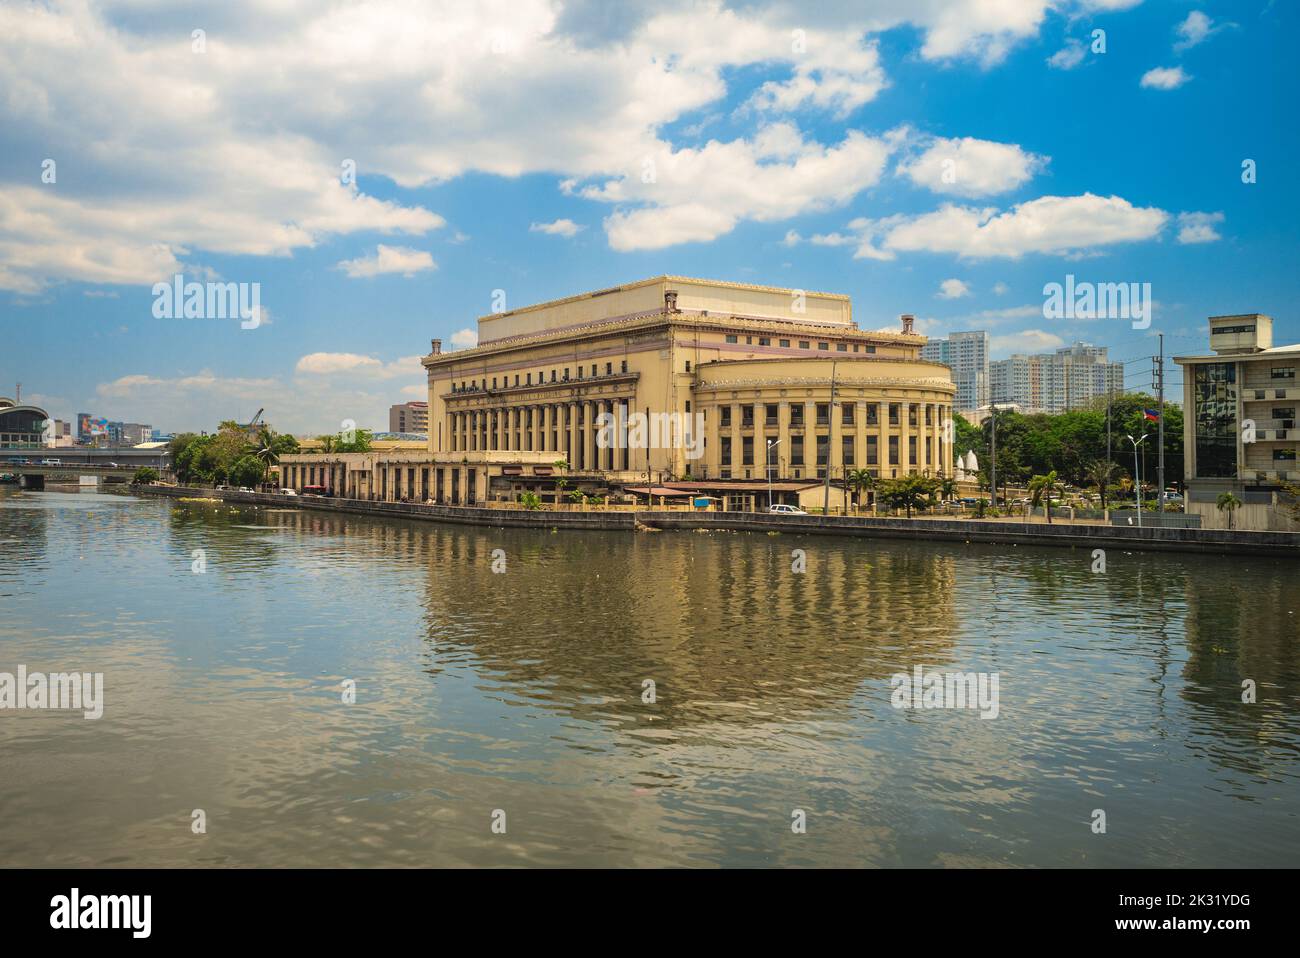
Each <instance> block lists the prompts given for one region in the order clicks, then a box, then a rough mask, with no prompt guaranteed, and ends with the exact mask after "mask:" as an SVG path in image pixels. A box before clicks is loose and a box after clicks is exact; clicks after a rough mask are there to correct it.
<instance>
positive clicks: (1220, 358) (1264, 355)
mask: <svg viewBox="0 0 1300 958" xmlns="http://www.w3.org/2000/svg"><path fill="white" fill-rule="evenodd" d="M1291 353H1300V343H1292V344H1290V345H1289V346H1270V347H1269V348H1268V349H1257V350H1255V351H1254V352H1249V353H1247V352H1241V353H1201V354H1199V355H1196V356H1174V357H1173V360H1174V362H1176V363H1197V362H1217V363H1221V362H1229V361H1232V362H1235V361H1237V360H1242V359H1270V358H1272V357H1274V356H1285V355H1288V354H1291Z"/></svg>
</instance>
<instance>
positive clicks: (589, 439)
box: [581, 399, 596, 472]
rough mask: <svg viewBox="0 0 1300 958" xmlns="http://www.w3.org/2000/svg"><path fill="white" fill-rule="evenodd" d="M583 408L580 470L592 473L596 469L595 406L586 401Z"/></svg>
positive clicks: (591, 402) (590, 401)
mask: <svg viewBox="0 0 1300 958" xmlns="http://www.w3.org/2000/svg"><path fill="white" fill-rule="evenodd" d="M583 406H584V408H583V411H582V414H583V422H582V429H581V432H582V468H583V469H586V470H587V471H589V472H594V471H595V469H596V404H595V402H593V401H592V400H590V399H588V400H586V401H585V402H584V403H583Z"/></svg>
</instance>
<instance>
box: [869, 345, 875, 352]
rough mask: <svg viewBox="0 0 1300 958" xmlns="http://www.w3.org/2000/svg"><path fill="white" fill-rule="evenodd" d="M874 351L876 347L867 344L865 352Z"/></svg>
mask: <svg viewBox="0 0 1300 958" xmlns="http://www.w3.org/2000/svg"><path fill="white" fill-rule="evenodd" d="M875 351H876V347H875V346H868V347H867V352H869V353H874V352H875Z"/></svg>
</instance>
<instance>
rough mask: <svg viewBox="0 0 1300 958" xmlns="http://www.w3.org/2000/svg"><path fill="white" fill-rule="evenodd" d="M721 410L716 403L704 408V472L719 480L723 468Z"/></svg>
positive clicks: (709, 476)
mask: <svg viewBox="0 0 1300 958" xmlns="http://www.w3.org/2000/svg"><path fill="white" fill-rule="evenodd" d="M721 408H722V407H721V406H719V405H717V404H716V403H715V404H714V405H713V406H705V407H704V470H705V472H706V473H707V474H708V478H710V479H716V478H718V475H719V472H718V470H719V469H721V468H722V443H721V442H720V441H719V440H718V420H719V419H720V418H721V413H720V412H719V410H720V409H721Z"/></svg>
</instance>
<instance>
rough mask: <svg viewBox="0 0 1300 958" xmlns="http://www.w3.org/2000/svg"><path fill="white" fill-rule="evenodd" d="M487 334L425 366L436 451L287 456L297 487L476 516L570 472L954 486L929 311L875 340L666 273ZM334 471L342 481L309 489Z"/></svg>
mask: <svg viewBox="0 0 1300 958" xmlns="http://www.w3.org/2000/svg"><path fill="white" fill-rule="evenodd" d="M478 333H479V341H478V345H477V346H476V347H474V348H472V349H464V350H457V351H454V352H446V353H444V352H442V349H441V341H440V340H436V339H435V340H433V341H432V348H431V351H430V354H429V355H428V356H426V357H425V358H424V360H423V364H424V367H425V369H426V370H427V371H428V383H429V393H428V410H429V426H428V428H429V433H428V447H427V449H426V450H424V451H423V452H422V453H416V452H408V451H407V450H404V449H403V450H401V451H400V452H399V451H397V450H389V451H376V452H371V453H364V454H357V455H360V456H364V457H367V458H365V459H358V460H355V461H354V460H352V459H351V458H350V457H348V456H334V457H331V458H332V459H333V460H334V462H333V464H332V465H330V464H327V463H325V462H323V461H322V459H321V457H319V456H308V455H299V456H285V457H284V460H283V468H285V470H286V471H285V475H286V476H287V479H286V484H290V485H295V486H298V487H302V486H307V485H322V486H325V487H327V488H329V489H333V490H340V491H342V492H343V493H345V494H347V495H352V494H353V493H354V491H355V493H356V494H357V496H358V497H359V498H381V499H401V498H409V499H412V500H416V501H425V500H434V501H437V502H439V503H453V504H472V503H478V502H482V501H485V500H491V499H497V498H514V493H515V492H517V491H518V490H520V489H522V488H541V489H551V488H553V487H554V483H555V481H556V479H557V478H559V477H560V475H561V474H563V475H564V476H565V477H566V481H567V483H568V484H569V485H570V486H571V487H573V488H578V489H583V488H592V489H596V488H604V489H608V490H614V491H618V490H621V489H622V488H623V487H624V486H628V487H639V488H642V489H645V488H647V487H648V486H650V485H657V486H662V484H663V483H664V482H668V481H672V480H674V479H676V480H690V481H691V482H692V483H694V484H695V485H696V486H697V487H699V488H704V487H702V486H700V484H701V483H705V484H706V486H711V487H712V488H714V489H716V490H718V493H724V492H725V491H726V490H727V489H728V487H729V486H730V485H732V484H745V485H750V484H752V483H753V482H754V481H755V480H761V481H764V482H765V481H766V480H767V479H768V478H769V477H770V478H771V479H772V480H774V481H790V482H796V481H797V482H801V483H802V482H809V481H815V480H822V481H825V479H826V477H827V475H828V474H829V478H830V480H831V482H832V484H835V485H838V484H840V483H842V481H843V480H844V478H845V476H846V475H847V474H848V473H850V472H852V471H854V470H858V469H863V470H866V471H868V472H870V473H872V474H874V475H876V476H878V477H880V478H884V479H890V478H898V477H901V476H903V475H907V474H909V473H927V474H929V475H933V476H951V475H952V469H953V462H952V425H951V421H952V405H953V398H954V396H955V393H956V387H955V386H954V385H953V382H952V376H951V372H950V370H949V369H948V367H947V366H944V365H942V364H940V363H937V362H932V361H929V360H925V359H922V358H921V349H922V347H923V346H924V345H925V342H926V340H925V337H923V336H920V335H917V334H916V333H915V332H914V331H913V329H912V317H910V316H904V317H902V321H901V324H900V328H899V329H898V331H895V332H884V331H866V330H862V329H859V328H858V326H857V325H856V324H855V323H854V321H853V318H852V307H851V304H850V301H849V298H848V297H847V296H843V295H839V294H832V293H814V292H807V291H804V290H791V289H780V288H774V287H766V286H754V285H748V284H741V283H727V282H718V281H711V280H700V279H688V278H684V277H677V276H660V277H656V278H654V279H648V280H643V281H641V282H637V283H631V284H628V285H625V286H618V287H614V288H612V289H606V290H600V291H597V292H593V293H584V294H582V295H579V296H572V297H568V298H566V299H561V300H555V301H553V302H548V303H542V304H539V305H536V306H527V307H523V308H520V309H516V310H511V311H507V312H501V313H493V314H490V315H488V316H483V317H481V318H480V319H479V320H478ZM557 463H559V465H557ZM322 467H323V468H325V470H326V479H327V481H325V482H315V483H313V482H302V481H301V477H302V476H303V475H305V476H306V477H307V478H308V479H310V478H311V473H310V472H307V473H303V472H302V471H301V470H302V469H307V470H311V469H313V468H316V469H321V468H322ZM426 474H427V476H426ZM317 478H318V479H319V476H318V477H317ZM761 498H762V500H763V504H766V498H767V497H766V494H764V495H762V496H761ZM836 499H837V500H841V501H842V496H839V495H837V496H836Z"/></svg>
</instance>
